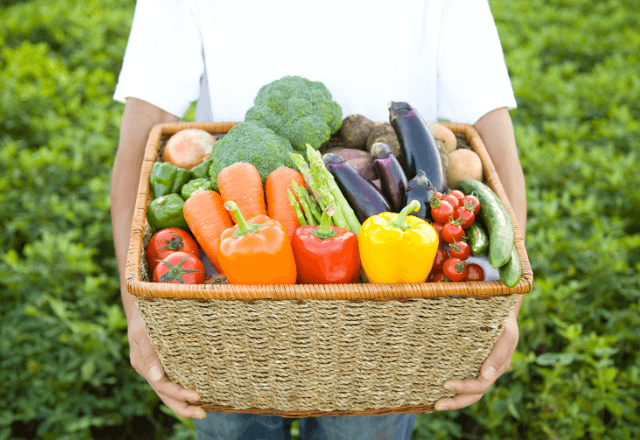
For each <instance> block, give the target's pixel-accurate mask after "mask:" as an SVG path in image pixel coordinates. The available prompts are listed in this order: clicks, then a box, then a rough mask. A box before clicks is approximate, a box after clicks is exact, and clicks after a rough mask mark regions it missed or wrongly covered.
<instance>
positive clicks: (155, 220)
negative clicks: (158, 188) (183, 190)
mask: <svg viewBox="0 0 640 440" xmlns="http://www.w3.org/2000/svg"><path fill="white" fill-rule="evenodd" d="M183 206H184V200H182V197H180V196H179V195H178V194H167V195H166V196H161V197H158V198H157V199H154V200H152V201H151V203H149V206H147V221H148V222H149V226H151V229H152V230H153V232H154V233H155V232H158V231H159V230H161V229H165V228H180V229H184V230H185V231H189V225H188V224H187V221H186V220H185V219H184V214H183V212H182V208H183Z"/></svg>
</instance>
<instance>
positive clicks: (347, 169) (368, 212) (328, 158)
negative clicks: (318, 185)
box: [322, 153, 391, 223]
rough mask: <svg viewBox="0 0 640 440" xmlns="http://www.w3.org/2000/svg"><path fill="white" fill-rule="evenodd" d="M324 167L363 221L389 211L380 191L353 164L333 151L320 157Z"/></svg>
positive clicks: (387, 203)
mask: <svg viewBox="0 0 640 440" xmlns="http://www.w3.org/2000/svg"><path fill="white" fill-rule="evenodd" d="M322 161H323V162H324V165H325V167H326V168H327V170H328V171H329V172H330V173H331V175H332V176H333V177H334V178H335V180H336V183H337V184H338V188H340V191H341V192H342V194H343V195H344V197H345V199H347V201H348V202H349V205H350V206H351V208H352V209H353V211H354V212H355V214H356V217H358V220H359V221H360V223H363V222H364V221H365V220H366V219H368V218H369V217H371V216H373V215H376V214H380V213H382V212H389V211H391V207H390V206H389V202H388V201H387V199H386V198H385V197H384V195H382V192H380V190H379V189H378V188H377V187H376V186H375V185H374V184H373V183H371V181H369V180H367V179H366V177H364V176H363V175H362V173H361V172H360V171H358V170H357V169H356V168H355V167H354V166H353V165H351V164H350V163H349V162H347V161H346V160H345V159H343V158H342V157H341V156H338V155H337V154H334V153H327V154H325V155H324V156H323V157H322Z"/></svg>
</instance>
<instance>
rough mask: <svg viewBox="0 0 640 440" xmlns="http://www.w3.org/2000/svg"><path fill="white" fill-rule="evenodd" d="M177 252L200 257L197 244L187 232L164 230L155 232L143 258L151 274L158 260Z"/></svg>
mask: <svg viewBox="0 0 640 440" xmlns="http://www.w3.org/2000/svg"><path fill="white" fill-rule="evenodd" d="M178 251H181V252H186V253H187V254H188V253H191V252H193V254H194V255H196V256H199V255H200V248H199V247H198V243H197V242H196V241H195V240H194V239H193V237H192V236H191V235H190V234H189V233H188V232H187V231H185V230H183V229H180V228H165V229H162V230H160V231H158V232H156V233H155V234H154V235H153V237H151V240H149V244H148V245H147V247H146V248H145V258H146V259H147V264H148V265H149V269H151V272H153V270H154V269H155V268H156V266H157V265H158V262H159V261H160V260H164V259H165V258H166V257H168V256H169V255H171V254H172V253H174V252H178Z"/></svg>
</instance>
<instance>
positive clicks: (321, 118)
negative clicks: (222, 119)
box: [245, 76, 342, 151]
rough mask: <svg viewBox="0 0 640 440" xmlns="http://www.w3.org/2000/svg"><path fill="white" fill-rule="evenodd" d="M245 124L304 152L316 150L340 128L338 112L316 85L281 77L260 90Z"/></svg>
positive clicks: (340, 113) (340, 109)
mask: <svg viewBox="0 0 640 440" xmlns="http://www.w3.org/2000/svg"><path fill="white" fill-rule="evenodd" d="M245 122H254V123H256V124H258V125H260V126H262V127H266V128H270V129H271V130H273V131H274V132H275V133H277V134H278V135H280V136H283V137H285V138H287V139H288V140H289V142H290V143H291V146H292V147H293V148H294V149H296V150H299V151H306V148H307V147H306V145H307V144H309V145H311V146H312V147H313V148H316V149H317V148H318V147H320V145H322V144H323V143H324V142H326V141H328V140H329V137H330V136H331V135H332V134H334V133H336V132H337V131H338V130H339V129H340V127H341V126H342V108H341V107H340V105H339V104H338V103H337V102H335V101H332V100H331V93H330V92H329V90H327V88H326V87H325V85H324V84H322V83H321V82H320V81H310V80H308V79H306V78H302V77H299V76H285V77H284V78H280V79H278V80H276V81H273V82H271V83H269V84H266V85H264V86H262V88H260V90H259V91H258V95H257V96H256V98H255V100H254V107H252V108H250V109H249V110H248V111H247V114H246V115H245Z"/></svg>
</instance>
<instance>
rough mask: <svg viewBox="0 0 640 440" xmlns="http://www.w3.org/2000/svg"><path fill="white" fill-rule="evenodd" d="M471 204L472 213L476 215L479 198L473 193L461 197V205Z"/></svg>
mask: <svg viewBox="0 0 640 440" xmlns="http://www.w3.org/2000/svg"><path fill="white" fill-rule="evenodd" d="M468 203H469V204H471V203H472V204H473V213H474V214H475V215H478V213H479V212H480V207H481V206H480V200H478V198H477V197H476V196H474V195H471V194H469V195H468V196H464V199H462V204H463V206H467V204H468Z"/></svg>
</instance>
